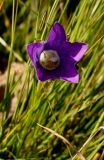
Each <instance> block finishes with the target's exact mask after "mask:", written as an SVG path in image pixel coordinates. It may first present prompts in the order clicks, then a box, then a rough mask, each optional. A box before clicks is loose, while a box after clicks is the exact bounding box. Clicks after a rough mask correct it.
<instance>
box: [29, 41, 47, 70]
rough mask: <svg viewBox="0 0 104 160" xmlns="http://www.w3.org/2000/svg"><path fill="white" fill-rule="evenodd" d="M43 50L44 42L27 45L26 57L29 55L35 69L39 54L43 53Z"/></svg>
mask: <svg viewBox="0 0 104 160" xmlns="http://www.w3.org/2000/svg"><path fill="white" fill-rule="evenodd" d="M43 49H44V42H41V43H30V44H28V45H27V52H28V55H29V57H30V59H31V61H32V63H33V65H35V67H36V62H38V59H39V56H40V53H41V52H42V51H43Z"/></svg>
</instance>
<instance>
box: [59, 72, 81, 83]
mask: <svg viewBox="0 0 104 160" xmlns="http://www.w3.org/2000/svg"><path fill="white" fill-rule="evenodd" d="M60 79H62V80H64V81H68V82H71V83H78V82H79V74H76V75H75V76H74V77H69V78H68V77H61V78H60Z"/></svg>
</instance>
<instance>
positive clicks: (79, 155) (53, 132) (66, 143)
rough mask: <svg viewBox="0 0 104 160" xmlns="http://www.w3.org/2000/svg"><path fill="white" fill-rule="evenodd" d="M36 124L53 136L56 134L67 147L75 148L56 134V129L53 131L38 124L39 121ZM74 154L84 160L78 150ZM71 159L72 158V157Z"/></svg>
mask: <svg viewBox="0 0 104 160" xmlns="http://www.w3.org/2000/svg"><path fill="white" fill-rule="evenodd" d="M37 125H38V126H39V127H41V128H43V129H44V130H46V131H48V132H50V133H52V134H53V135H54V136H56V137H57V138H59V139H60V140H61V141H62V142H63V143H64V144H65V145H67V146H68V147H69V148H72V149H73V150H75V148H74V147H73V146H72V145H71V143H70V142H69V141H68V140H67V139H66V138H64V137H63V136H62V135H60V134H58V133H57V132H56V131H53V130H52V129H50V128H47V127H44V126H42V125H40V124H39V123H37ZM76 155H77V156H78V157H79V158H80V159H81V160H86V159H85V157H84V156H83V155H82V154H81V153H80V151H79V152H77V153H76ZM72 159H73V158H72Z"/></svg>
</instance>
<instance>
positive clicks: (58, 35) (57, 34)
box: [48, 22, 66, 41]
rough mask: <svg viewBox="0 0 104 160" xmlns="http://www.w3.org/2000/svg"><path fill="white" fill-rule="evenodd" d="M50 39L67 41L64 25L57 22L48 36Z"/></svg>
mask: <svg viewBox="0 0 104 160" xmlns="http://www.w3.org/2000/svg"><path fill="white" fill-rule="evenodd" d="M48 41H66V34H65V31H64V28H63V26H62V25H60V24H59V23H58V22H56V23H55V24H54V25H53V27H52V28H51V31H50V33H49V36H48Z"/></svg>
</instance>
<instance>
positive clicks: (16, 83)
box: [0, 0, 104, 160]
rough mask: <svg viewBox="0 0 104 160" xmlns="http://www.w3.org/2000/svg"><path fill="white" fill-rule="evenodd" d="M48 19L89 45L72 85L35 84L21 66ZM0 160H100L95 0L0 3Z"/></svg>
mask: <svg viewBox="0 0 104 160" xmlns="http://www.w3.org/2000/svg"><path fill="white" fill-rule="evenodd" d="M55 21H58V22H60V23H61V24H62V25H63V27H64V29H65V32H66V34H67V37H68V39H69V41H71V42H74V41H83V42H86V43H88V45H89V49H88V51H87V53H86V54H85V56H84V58H83V59H82V61H81V62H80V63H78V64H77V68H78V70H79V73H80V81H79V83H78V84H69V83H67V82H63V81H59V80H54V81H53V80H52V81H51V80H50V81H46V82H43V83H42V82H39V81H38V80H37V77H36V74H35V69H34V68H33V66H32V65H31V63H30V61H29V57H28V55H27V52H26V44H28V43H30V42H33V41H44V40H46V39H47V36H48V33H49V31H50V28H51V26H52V25H53V23H54V22H55ZM70 143H71V145H70ZM0 158H1V159H34V160H35V159H36V160H38V159H39V160H44V159H45V160H48V159H49V160H67V159H73V160H74V159H78V160H79V159H81V160H84V159H87V160H103V159H104V1H103V0H89V1H85V0H26V1H25V0H9V1H8V0H0Z"/></svg>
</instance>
